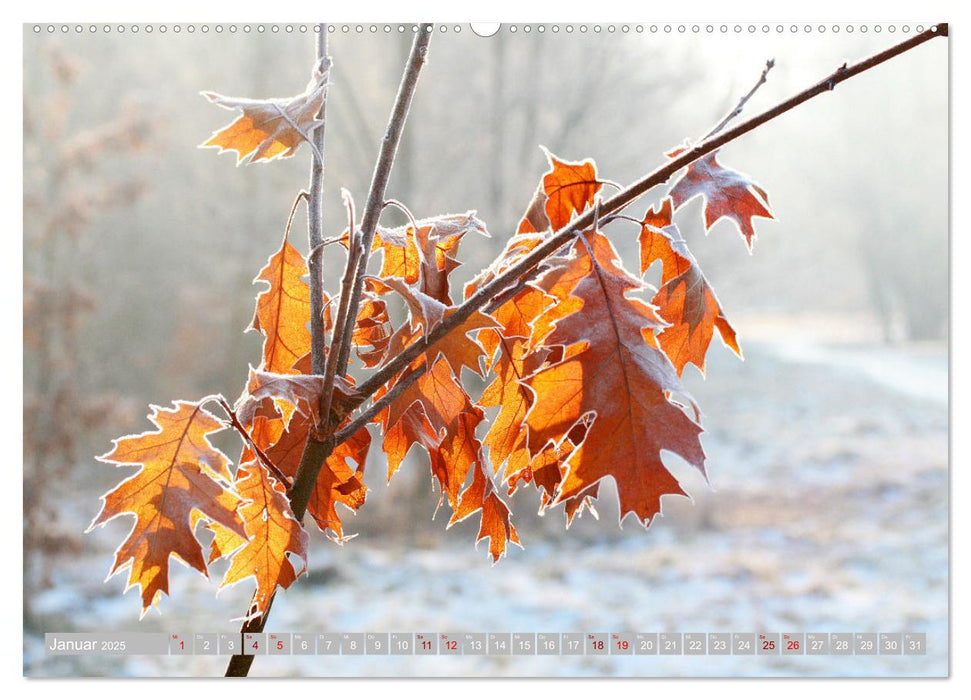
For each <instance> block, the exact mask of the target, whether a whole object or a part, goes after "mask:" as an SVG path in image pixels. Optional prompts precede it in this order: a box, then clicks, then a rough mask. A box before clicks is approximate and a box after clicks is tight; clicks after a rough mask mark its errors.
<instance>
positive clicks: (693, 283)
mask: <svg viewBox="0 0 971 700" xmlns="http://www.w3.org/2000/svg"><path fill="white" fill-rule="evenodd" d="M639 241H640V248H641V272H642V273H643V272H646V271H647V269H648V268H649V267H650V266H651V265H652V264H653V263H654V262H655V261H657V260H660V261H661V268H662V272H661V287H660V289H658V292H657V294H655V295H654V299H653V303H654V304H655V305H656V306H657V307H658V311H659V313H660V314H661V317H662V318H663V319H664V320H665V321H667V322H668V323H669V324H671V325H669V326H668V327H666V328H664V329H663V330H662V331H661V332H660V333H659V334H658V335H657V341H658V343H659V344H660V345H661V349H662V350H664V352H665V354H666V355H667V356H668V357H669V358H670V359H671V362H672V363H673V364H674V367H675V368H676V369H677V370H678V374H681V373H682V372H683V371H684V368H685V366H687V364H688V363H689V362H690V363H692V364H694V365H695V366H696V367H698V369H700V370H701V371H702V372H704V371H705V355H706V354H707V352H708V347H709V345H711V338H712V335H713V333H714V329H715V328H717V329H718V332H719V334H720V335H721V338H722V341H723V342H724V343H725V345H727V346H728V347H729V348H731V349H732V350H733V351H734V352H735V354H736V355H738V356H739V357H741V356H742V351H741V349H740V348H739V346H738V340H737V338H736V336H735V329H734V328H732V326H731V324H730V323H729V322H728V319H726V318H725V314H724V312H723V311H722V309H721V305H720V304H719V302H718V298H717V297H716V296H715V292H714V290H713V289H712V288H711V285H710V284H709V283H708V280H707V279H706V278H705V276H704V274H703V273H702V271H701V268H700V267H699V266H698V262H697V261H696V260H695V258H694V256H693V255H692V254H691V251H689V250H688V246H687V244H686V243H685V241H684V239H683V238H681V234H680V233H679V232H678V229H677V227H676V226H674V225H672V224H671V200H670V199H665V200H664V202H663V203H662V204H661V207H660V208H659V209H658V210H657V211H655V210H654V209H651V210H649V211H648V212H647V214H646V215H645V217H644V219H643V221H642V222H641V233H640V237H639Z"/></svg>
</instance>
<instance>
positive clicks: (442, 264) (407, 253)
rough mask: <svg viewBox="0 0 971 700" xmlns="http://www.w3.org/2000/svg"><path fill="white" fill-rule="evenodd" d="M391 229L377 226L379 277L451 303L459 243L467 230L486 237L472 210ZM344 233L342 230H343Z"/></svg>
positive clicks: (376, 242)
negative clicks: (403, 282) (391, 279)
mask: <svg viewBox="0 0 971 700" xmlns="http://www.w3.org/2000/svg"><path fill="white" fill-rule="evenodd" d="M415 224H416V225H417V226H418V228H417V230H416V229H415V227H414V226H412V225H407V226H402V227H399V228H394V229H386V228H378V230H377V232H376V234H375V237H374V243H373V244H372V246H371V249H372V250H381V251H382V252H383V260H382V262H381V271H380V272H379V273H378V276H379V277H381V278H389V277H397V278H400V279H403V280H404V281H405V282H406V283H408V284H410V285H414V286H415V288H416V289H417V290H419V291H421V292H422V293H424V294H427V295H428V296H430V297H431V298H433V299H435V300H437V301H439V302H441V303H443V304H446V305H448V304H451V303H452V299H451V294H450V290H449V280H448V278H449V275H450V274H451V273H452V272H453V271H454V270H455V269H456V268H458V267H459V266H460V265H461V263H460V262H459V261H458V260H457V259H456V257H455V256H456V255H458V248H459V244H460V243H461V242H462V239H463V238H464V237H465V236H466V234H468V233H477V234H479V235H481V236H485V237H486V238H488V237H489V232H488V231H487V230H486V227H485V224H484V223H482V221H480V220H479V219H478V218H477V217H476V215H475V212H474V211H469V212H466V213H464V214H445V215H443V216H436V217H433V218H430V219H421V220H419V221H416V222H415ZM345 233H346V232H345Z"/></svg>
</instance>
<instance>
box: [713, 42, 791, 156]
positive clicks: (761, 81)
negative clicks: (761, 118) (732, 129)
mask: <svg viewBox="0 0 971 700" xmlns="http://www.w3.org/2000/svg"><path fill="white" fill-rule="evenodd" d="M773 66H775V59H773V58H770V59H769V60H768V61H766V62H765V68H763V69H762V75H760V76H759V80H758V82H757V83H755V85H753V86H752V89H751V90H749V91H748V92H747V93H746V94H745V95H744V96H743V97H742V99H740V100H739V101H738V104H737V105H735V109H733V110H732V111H731V112H729V113H728V114H726V115H725V116H724V118H723V119H722V120H721V121H720V122H718V124H716V125H715V126H714V128H713V129H712V130H711V131H709V132H708V133H707V134H705V135H704V136H702V137H701V140H702V141H704V140H705V139H708V138H711V137H712V136H714V135H715V134H717V133H718V132H719V131H721V130H722V129H724V128H725V127H726V126H728V122H730V121H731V120H732V119H734V118H735V117H737V116H738V115H739V114H741V113H742V110H743V109H744V108H745V103H746V102H748V101H749V100H750V99H752V95H754V94H755V91H756V90H758V89H759V88H760V87H762V85H763V84H764V83H765V79H766V77H767V76H768V75H769V71H770V70H772V67H773Z"/></svg>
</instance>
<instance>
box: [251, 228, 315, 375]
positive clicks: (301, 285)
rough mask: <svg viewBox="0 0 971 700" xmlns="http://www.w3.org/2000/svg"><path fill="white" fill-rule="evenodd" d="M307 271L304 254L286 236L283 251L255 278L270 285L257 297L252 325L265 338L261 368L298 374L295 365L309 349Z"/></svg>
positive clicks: (274, 256) (271, 257)
mask: <svg viewBox="0 0 971 700" xmlns="http://www.w3.org/2000/svg"><path fill="white" fill-rule="evenodd" d="M308 272H309V269H308V268H307V262H306V260H304V257H303V255H301V254H300V252H299V251H298V250H297V249H296V248H294V247H293V246H292V245H290V242H289V241H288V240H287V238H286V237H284V239H283V245H282V246H281V247H280V250H278V251H277V252H276V253H274V254H273V255H272V256H270V259H269V261H268V262H267V264H266V266H265V267H264V268H263V269H262V270H260V274H259V275H258V276H257V277H256V279H255V280H253V282H254V283H255V282H266V283H267V284H268V285H269V286H268V288H267V289H265V290H264V291H262V292H260V293H259V295H258V296H257V297H256V313H255V314H254V316H253V322H252V323H251V324H250V329H252V330H256V331H260V332H261V333H262V334H263V335H264V337H265V340H264V341H263V361H262V363H261V364H260V369H263V370H266V371H267V372H276V373H281V374H292V373H295V372H296V371H297V370H294V365H295V364H296V363H297V361H298V360H299V359H300V358H301V357H303V356H304V355H306V354H308V353H309V352H310V330H309V329H308V328H307V325H308V324H309V323H310V286H309V285H308V284H307V282H305V281H304V280H303V277H304V276H305V275H306V274H307V273H308Z"/></svg>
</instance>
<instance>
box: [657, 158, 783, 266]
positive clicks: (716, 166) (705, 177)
mask: <svg viewBox="0 0 971 700" xmlns="http://www.w3.org/2000/svg"><path fill="white" fill-rule="evenodd" d="M680 152H681V151H680V149H679V150H676V151H673V152H671V153H669V154H668V155H669V156H674V155H677V154H678V153H680ZM716 153H717V151H715V152H713V153H710V154H708V155H707V156H704V157H703V158H699V159H698V160H696V161H695V162H693V163H692V164H691V165H689V166H688V169H687V171H685V174H684V175H682V176H681V179H680V180H678V181H677V182H676V183H674V186H673V187H672V188H671V192H670V196H671V199H672V200H674V208H675V209H680V208H681V205H683V204H684V203H685V202H687V201H688V200H690V199H693V198H694V197H697V196H701V197H703V198H704V200H705V230H706V231H707V230H708V229H710V228H711V227H712V226H714V224H715V222H716V221H718V220H719V219H721V218H729V219H731V220H732V221H734V222H735V225H736V226H738V230H739V232H740V233H741V234H742V237H743V238H744V239H745V245H747V246H748V249H749V252H751V251H752V244H753V242H754V241H755V229H754V228H753V227H752V218H753V217H756V216H761V217H763V218H766V219H773V218H775V217H773V216H772V213H771V212H770V211H769V195H768V194H766V192H765V190H763V189H762V188H761V187H759V186H758V185H756V184H755V183H754V182H752V181H751V180H750V179H749V178H748V176H747V175H743V174H742V173H740V172H738V171H737V170H732V169H730V168H725V167H723V166H722V165H721V163H719V162H718V161H717V160H716V159H715V155H716Z"/></svg>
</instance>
